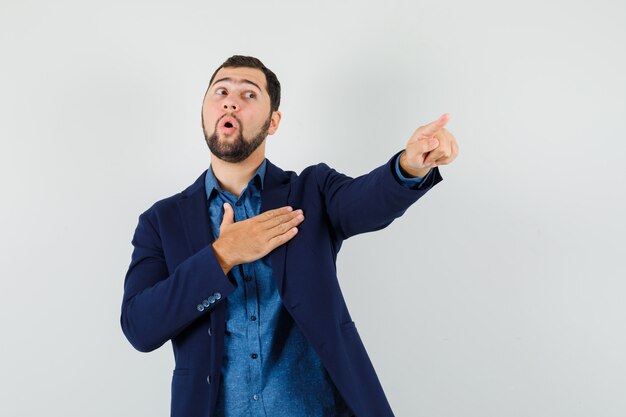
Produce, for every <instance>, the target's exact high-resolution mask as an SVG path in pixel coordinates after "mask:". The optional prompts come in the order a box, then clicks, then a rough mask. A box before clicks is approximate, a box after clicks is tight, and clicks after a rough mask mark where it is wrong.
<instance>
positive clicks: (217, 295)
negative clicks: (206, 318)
mask: <svg viewBox="0 0 626 417" xmlns="http://www.w3.org/2000/svg"><path fill="white" fill-rule="evenodd" d="M213 295H214V296H215V299H216V300H219V299H220V298H222V294H220V293H219V292H216V293H215V294H213Z"/></svg>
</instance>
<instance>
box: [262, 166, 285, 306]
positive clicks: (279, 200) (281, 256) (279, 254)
mask: <svg viewBox="0 0 626 417" xmlns="http://www.w3.org/2000/svg"><path fill="white" fill-rule="evenodd" d="M290 190H291V182H290V176H289V174H287V173H286V172H285V171H283V170H282V169H280V168H279V167H277V166H276V165H274V164H272V163H271V162H270V160H269V159H268V160H267V166H266V167H265V178H264V180H263V192H262V193H261V213H263V212H266V211H268V210H273V209H276V208H279V207H283V206H286V205H288V198H289V191H290ZM286 251H287V244H282V245H280V246H278V247H277V248H275V249H274V250H273V251H271V252H270V253H269V255H270V260H271V263H272V272H273V275H274V280H275V281H276V288H277V289H278V293H279V294H280V296H281V298H282V299H283V300H285V294H284V288H285V284H284V283H285V280H284V277H285V255H286Z"/></svg>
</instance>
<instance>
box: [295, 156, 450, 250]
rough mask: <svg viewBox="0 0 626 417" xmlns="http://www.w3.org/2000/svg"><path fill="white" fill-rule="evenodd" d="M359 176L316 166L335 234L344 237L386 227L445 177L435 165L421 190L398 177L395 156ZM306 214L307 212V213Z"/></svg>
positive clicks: (321, 165) (323, 164)
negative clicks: (353, 176) (395, 173)
mask: <svg viewBox="0 0 626 417" xmlns="http://www.w3.org/2000/svg"><path fill="white" fill-rule="evenodd" d="M401 152H402V151H399V152H397V153H396V154H395V155H393V156H392V157H391V158H390V159H389V161H387V162H386V163H385V164H383V165H381V166H379V167H377V168H375V169H373V170H372V171H371V172H369V173H368V174H365V175H361V176H359V177H356V178H352V177H349V176H347V175H345V174H342V173H340V172H337V171H336V170H335V169H333V168H330V167H329V166H328V165H326V164H325V163H320V164H318V165H317V166H316V171H315V172H316V178H317V183H318V187H319V190H320V193H321V194H322V195H323V196H324V202H325V206H326V213H327V215H328V218H329V220H330V223H331V225H332V227H333V229H334V231H335V234H336V236H337V237H338V238H339V239H341V240H345V239H348V238H349V237H351V236H354V235H356V234H359V233H366V232H372V231H375V230H380V229H382V228H384V227H387V226H388V225H389V224H390V223H391V222H392V221H393V220H394V219H396V218H398V217H400V216H401V215H402V214H404V212H405V211H406V209H407V208H409V206H410V205H411V204H413V203H415V202H416V201H417V200H418V199H419V198H420V197H421V196H423V195H424V194H425V193H426V192H427V191H428V190H430V189H431V188H432V187H433V186H434V185H435V184H437V183H438V182H440V181H441V180H442V179H443V178H442V177H441V174H440V173H439V170H438V168H433V169H432V170H431V171H432V173H431V174H430V175H429V176H428V178H424V179H423V180H422V182H421V184H420V188H419V189H411V188H408V187H406V186H404V185H402V184H401V183H400V182H399V181H398V180H397V179H396V178H395V177H394V171H395V162H396V158H397V157H398V156H399V154H400V153H401ZM305 214H306V213H305Z"/></svg>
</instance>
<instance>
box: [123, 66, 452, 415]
mask: <svg viewBox="0 0 626 417" xmlns="http://www.w3.org/2000/svg"><path fill="white" fill-rule="evenodd" d="M279 105H280V83H279V82H278V79H277V78H276V75H275V74H274V73H273V72H272V71H270V70H269V69H268V68H266V67H265V66H264V65H263V64H262V63H261V61H259V60H258V59H256V58H253V57H245V56H239V55H235V56H232V57H230V58H229V59H228V60H226V61H225V62H224V64H222V65H221V66H220V67H219V68H218V69H217V70H216V71H215V73H214V74H213V76H212V77H211V80H210V83H209V88H208V90H207V92H206V95H205V97H204V101H203V105H202V128H203V130H204V135H205V138H206V141H207V144H208V146H209V149H210V151H211V164H210V166H209V168H208V169H207V170H205V171H204V172H203V173H202V174H201V175H200V176H199V177H198V179H197V180H196V181H195V182H194V183H193V184H192V185H190V186H189V187H188V188H186V189H185V190H184V191H182V192H180V193H178V194H176V195H173V196H171V197H169V198H166V199H163V200H160V201H158V202H156V203H155V204H154V205H152V206H151V207H150V208H149V209H148V210H146V211H145V212H143V213H142V214H141V215H140V216H139V222H138V225H137V228H136V230H135V234H134V237H133V240H132V244H133V246H134V250H133V253H132V258H131V262H130V265H129V268H128V272H127V273H126V277H125V280H124V296H123V301H122V311H121V326H122V330H123V331H124V334H125V335H126V337H127V338H128V340H129V341H130V343H131V344H132V345H133V346H134V347H135V348H136V349H137V350H139V351H142V352H150V351H152V350H155V349H157V348H158V347H160V346H161V345H163V344H164V343H165V342H167V341H168V340H171V341H172V347H173V349H174V355H175V360H176V366H175V369H174V371H173V378H172V398H171V415H172V416H173V417H196V416H197V417H200V416H202V417H207V416H220V417H221V416H228V417H243V416H246V417H248V416H249V417H257V416H269V417H274V416H281V417H337V416H340V417H349V416H355V415H356V416H358V417H385V416H393V412H392V410H391V407H390V406H389V404H388V402H387V399H386V397H385V394H384V392H383V389H382V387H381V385H380V382H379V380H378V377H377V376H376V373H375V371H374V368H373V366H372V363H371V362H370V359H369V357H368V355H367V353H366V350H365V348H364V346H363V343H362V341H361V338H360V336H359V333H358V331H357V328H356V325H355V323H354V321H352V318H351V316H350V314H349V312H348V309H347V307H346V304H345V301H344V298H343V296H342V293H341V290H340V287H339V283H338V280H337V275H336V268H335V261H336V256H337V253H338V251H339V249H340V247H341V244H342V242H343V240H345V239H347V238H349V237H351V236H354V235H357V234H359V233H365V232H370V231H374V230H380V229H382V228H384V227H386V226H388V225H389V224H390V223H391V222H392V221H393V220H394V219H395V218H397V217H400V216H401V215H402V214H403V213H404V212H405V211H406V209H407V208H408V207H409V206H410V205H411V204H413V203H414V202H415V201H417V200H418V199H419V198H420V197H421V196H422V195H424V193H426V192H427V191H428V190H429V189H430V188H432V187H433V186H434V185H435V184H437V183H438V182H440V181H441V180H442V178H441V175H440V173H439V171H438V168H437V166H438V165H443V164H448V163H450V162H452V161H453V160H454V159H455V158H456V155H457V153H458V146H457V144H456V140H455V138H454V136H453V135H452V134H451V133H449V132H448V131H447V130H446V129H445V128H444V127H443V126H444V125H445V123H446V122H447V120H448V116H447V114H444V115H443V116H442V117H440V118H439V119H438V120H437V121H435V122H432V123H430V124H427V125H425V126H421V127H419V128H418V129H416V130H415V132H414V133H413V135H412V137H411V138H410V140H409V141H408V143H407V146H406V148H405V149H404V150H402V151H399V152H397V153H396V154H395V155H393V156H392V157H391V158H390V159H389V160H388V161H387V162H386V163H384V164H383V165H381V166H379V167H377V168H375V169H374V170H372V171H371V172H370V173H368V174H366V175H362V176H359V177H356V178H351V177H348V176H346V175H344V174H341V173H339V172H337V171H335V170H334V169H332V168H330V167H329V166H328V165H326V164H324V163H320V164H317V165H314V166H309V167H307V168H305V169H304V170H303V171H302V173H301V174H300V175H298V174H296V173H295V172H292V171H283V170H281V169H280V168H279V167H277V166H275V165H274V164H272V163H271V162H270V161H269V160H268V159H267V158H265V138H266V137H267V135H272V134H274V133H275V132H276V130H277V129H278V126H279V124H280V119H281V114H280V111H278V107H279Z"/></svg>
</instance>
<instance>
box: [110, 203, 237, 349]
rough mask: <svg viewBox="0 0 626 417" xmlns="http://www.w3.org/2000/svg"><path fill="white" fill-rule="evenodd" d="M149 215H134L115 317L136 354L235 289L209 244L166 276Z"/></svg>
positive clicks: (166, 337) (168, 336)
mask: <svg viewBox="0 0 626 417" xmlns="http://www.w3.org/2000/svg"><path fill="white" fill-rule="evenodd" d="M151 216H152V211H151V210H148V211H147V212H145V213H143V214H142V215H141V216H139V223H138V225H137V228H136V230H135V235H134V237H133V240H132V244H133V246H134V250H133V253H132V258H131V263H130V266H129V267H128V272H127V273H126V277H125V279H124V297H123V301H122V312H121V317H120V323H121V326H122V330H123V332H124V334H125V335H126V338H127V339H128V341H129V342H130V343H131V344H132V345H133V347H135V349H137V350H139V351H141V352H149V351H152V350H155V349H157V348H158V347H160V346H161V345H163V344H164V343H165V342H166V341H168V340H169V339H171V338H173V337H175V336H176V335H177V334H178V333H180V332H181V331H182V330H183V329H184V328H186V327H187V326H189V325H190V324H191V323H192V322H193V321H195V320H196V319H198V318H200V317H202V316H203V315H205V314H209V312H210V311H211V310H212V308H213V307H214V306H215V305H217V304H218V303H220V302H223V301H224V299H225V298H226V297H227V296H228V295H229V294H230V293H232V292H233V291H234V290H235V289H236V285H234V284H233V283H231V282H230V281H229V279H228V278H227V276H226V275H225V274H224V271H223V269H222V266H221V265H220V263H219V262H218V259H217V258H216V255H215V253H214V252H213V248H212V247H211V245H207V246H206V247H205V248H203V249H201V250H200V251H198V252H197V253H196V254H194V255H192V256H190V257H189V258H187V259H186V260H185V261H183V262H181V263H180V265H178V267H177V268H176V269H175V270H174V271H173V272H172V273H171V274H169V272H168V268H167V265H166V263H165V257H164V254H163V248H162V246H161V238H160V236H159V234H158V232H157V229H156V228H155V225H154V224H155V222H154V221H153V220H152V219H151Z"/></svg>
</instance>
